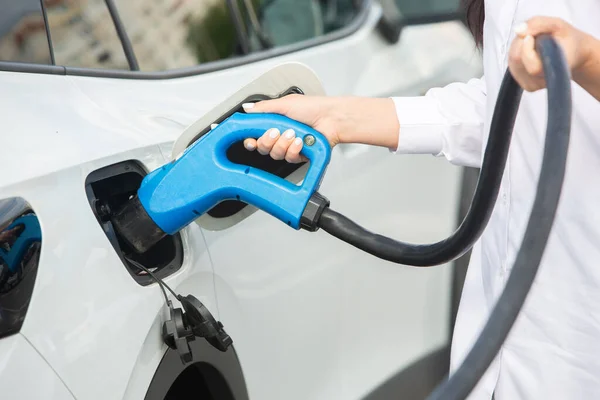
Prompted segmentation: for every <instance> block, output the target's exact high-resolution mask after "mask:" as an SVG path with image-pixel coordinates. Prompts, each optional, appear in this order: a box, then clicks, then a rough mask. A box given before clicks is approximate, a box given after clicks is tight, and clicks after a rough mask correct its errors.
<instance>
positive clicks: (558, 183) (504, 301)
mask: <svg viewBox="0 0 600 400" xmlns="http://www.w3.org/2000/svg"><path fill="white" fill-rule="evenodd" d="M537 49H538V52H539V53H540V54H541V56H542V62H543V65H544V74H545V78H546V85H547V87H548V122H547V123H548V125H547V127H546V141H545V144H544V158H543V160H542V167H541V172H540V177H539V180H538V187H537V192H536V195H535V200H534V202H533V209H532V211H531V214H530V216H529V221H528V222H527V228H526V230H525V235H524V237H523V241H522V242H521V247H520V248H519V252H518V253H517V258H516V260H515V263H514V265H513V269H512V272H511V274H510V277H509V278H508V282H507V283H506V287H505V288H504V291H503V292H502V295H501V296H500V298H499V299H498V301H497V303H496V306H495V307H494V309H493V310H492V313H491V315H490V317H489V319H488V321H487V323H486V325H485V327H484V329H483V331H482V332H481V334H480V336H479V338H478V339H477V342H475V345H474V346H473V348H472V349H471V351H470V352H469V354H468V355H467V357H466V358H465V360H464V361H463V363H462V365H461V366H460V367H459V368H458V370H457V371H456V372H455V373H454V374H453V375H452V376H451V377H450V379H449V380H448V381H446V382H445V383H443V384H441V385H440V386H438V387H437V388H436V390H435V391H434V392H433V393H432V394H431V395H430V396H429V397H428V399H429V400H438V399H444V400H452V399H456V400H459V399H464V398H466V397H467V396H468V395H469V393H471V391H472V390H473V388H474V387H475V385H476V384H477V382H479V380H480V379H481V377H482V376H483V374H484V373H485V371H486V370H487V369H488V367H489V365H490V364H491V363H492V361H493V359H494V357H495V356H496V354H497V353H498V350H499V349H500V347H501V346H502V343H504V340H505V339H506V337H507V336H508V333H509V332H510V330H511V328H512V326H513V324H514V322H515V320H516V318H517V315H518V314H519V312H520V311H521V307H522V306H523V303H524V302H525V299H526V297H527V294H528V293H529V289H530V288H531V285H532V283H533V280H534V278H535V275H536V273H537V270H538V267H539V264H540V262H541V259H542V255H543V254H544V250H545V248H546V243H547V241H548V237H549V236H550V231H551V229H552V224H553V222H554V217H555V214H556V209H557V208H558V204H559V200H560V194H561V191H562V185H563V181H564V176H565V167H566V162H567V153H568V150H569V137H570V131H571V107H572V104H571V83H570V76H569V69H568V66H567V63H566V61H565V59H564V56H563V53H562V52H561V49H560V47H559V46H558V45H557V44H556V42H555V41H554V40H553V39H551V38H549V37H540V38H539V39H538V40H537Z"/></svg>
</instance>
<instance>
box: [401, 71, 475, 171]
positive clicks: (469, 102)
mask: <svg viewBox="0 0 600 400" xmlns="http://www.w3.org/2000/svg"><path fill="white" fill-rule="evenodd" d="M392 100H393V101H394V103H395V105H396V113H397V115H398V121H399V122H400V132H399V139H398V148H397V149H395V150H394V151H393V152H394V153H396V154H432V155H435V156H443V157H445V158H446V159H447V160H448V161H450V162H451V163H452V164H455V165H463V166H469V167H479V166H481V158H482V140H483V136H484V135H483V127H484V122H485V115H486V86H485V80H484V77H482V78H480V79H471V80H470V81H469V82H467V83H451V84H449V85H447V86H445V87H439V88H433V89H430V90H429V91H427V93H426V94H425V95H424V96H418V97H393V98H392Z"/></svg>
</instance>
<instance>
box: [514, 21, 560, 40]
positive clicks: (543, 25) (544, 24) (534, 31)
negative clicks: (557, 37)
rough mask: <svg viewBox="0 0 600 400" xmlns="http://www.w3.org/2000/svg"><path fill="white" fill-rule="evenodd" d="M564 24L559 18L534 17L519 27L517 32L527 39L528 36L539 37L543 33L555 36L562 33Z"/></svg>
mask: <svg viewBox="0 0 600 400" xmlns="http://www.w3.org/2000/svg"><path fill="white" fill-rule="evenodd" d="M562 25H563V22H562V20H561V19H559V18H553V17H533V18H531V19H529V20H528V21H527V22H526V23H523V24H521V25H519V26H518V27H517V28H516V29H515V32H516V33H517V34H518V35H519V36H520V37H521V38H525V37H526V36H528V35H531V36H534V37H535V36H537V35H540V34H542V33H548V34H554V33H557V32H558V31H560V29H561V27H562Z"/></svg>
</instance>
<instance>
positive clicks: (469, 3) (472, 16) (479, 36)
mask: <svg viewBox="0 0 600 400" xmlns="http://www.w3.org/2000/svg"><path fill="white" fill-rule="evenodd" d="M461 2H462V5H463V7H464V10H465V16H466V23H467V27H468V28H469V30H470V31H471V34H472V35H473V38H475V42H476V43H477V46H479V47H481V46H483V21H484V19H485V7H484V0H461Z"/></svg>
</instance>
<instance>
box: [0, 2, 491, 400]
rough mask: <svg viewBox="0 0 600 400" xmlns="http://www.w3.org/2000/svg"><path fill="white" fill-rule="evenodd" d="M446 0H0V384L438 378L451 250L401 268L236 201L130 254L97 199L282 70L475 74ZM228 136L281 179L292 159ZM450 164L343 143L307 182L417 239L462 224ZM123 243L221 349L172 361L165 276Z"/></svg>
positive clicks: (64, 394) (364, 383) (308, 388)
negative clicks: (193, 308)
mask: <svg viewBox="0 0 600 400" xmlns="http://www.w3.org/2000/svg"><path fill="white" fill-rule="evenodd" d="M457 3H458V1H457V0H437V1H434V0H431V1H425V0H396V1H395V2H394V1H381V2H376V1H370V0H363V1H351V0H347V1H346V0H310V1H308V0H307V1H298V0H262V1H260V0H259V1H257V0H252V1H250V0H247V1H246V0H245V1H243V2H242V1H240V2H234V1H222V0H195V1H192V0H188V1H181V0H179V1H178V0H157V1H147V0H146V1H142V0H135V1H134V0H106V1H103V0H71V1H60V0H43V1H40V0H20V1H18V2H16V1H9V0H0V88H1V89H2V90H1V92H2V94H1V95H0V127H1V133H0V135H1V143H2V144H1V145H0V163H1V164H0V165H1V166H2V169H1V170H2V173H1V174H0V397H1V398H2V399H10V400H21V399H49V400H75V399H76V400H96V399H97V400H107V399H146V400H154V399H157V400H158V399H188V398H189V399H192V398H194V399H196V398H202V399H218V400H221V399H223V400H230V399H231V400H243V399H252V400H254V399H259V400H270V399H272V400H281V399H286V400H295V399H298V400H306V399H314V400H330V399H363V398H364V399H370V400H374V399H381V398H391V397H394V398H398V397H402V398H423V397H424V396H425V395H426V394H427V393H429V391H431V390H432V389H433V387H434V386H435V385H436V384H437V383H438V382H439V381H440V379H442V378H443V377H444V376H445V374H446V372H447V362H448V360H447V357H448V345H449V341H450V335H451V332H452V330H451V327H452V321H453V313H454V309H455V307H456V301H457V297H456V295H457V292H458V291H459V290H460V283H461V281H460V279H459V275H460V274H459V273H457V272H456V271H454V270H453V267H452V266H451V265H444V266H439V267H435V268H426V269H418V268H412V267H408V266H399V265H393V264H390V263H387V262H384V261H381V260H379V259H376V258H374V257H371V256H369V255H368V254H365V253H362V252H360V251H359V250H357V249H355V248H352V247H350V246H349V245H347V244H345V243H342V242H338V241H336V239H334V238H332V237H329V236H327V235H326V234H325V233H321V232H317V233H307V232H298V231H295V230H294V229H290V228H289V227H287V226H286V225H285V224H283V223H281V222H280V221H278V220H276V219H275V218H272V217H271V216H269V215H267V214H266V213H264V212H261V211H255V212H249V211H248V210H250V208H249V207H248V206H246V205H245V204H244V203H240V202H237V201H227V202H224V203H221V204H220V205H218V206H216V207H215V208H214V209H212V210H211V211H210V212H209V213H208V215H206V216H205V217H204V218H203V219H200V220H199V221H198V223H197V224H191V225H189V226H188V227H186V228H185V229H184V230H183V231H182V232H181V233H179V234H177V235H174V236H169V237H167V238H165V239H163V240H162V241H161V242H159V244H157V245H156V246H154V247H153V248H152V249H150V250H149V251H148V252H146V253H144V254H135V253H132V252H131V251H130V249H128V248H127V246H126V244H124V243H123V242H122V241H121V240H120V239H119V237H118V236H116V235H115V234H114V230H113V229H112V227H111V223H110V221H108V220H106V218H103V213H104V212H110V209H111V208H115V207H118V206H119V205H121V204H123V203H124V202H125V201H127V199H128V198H129V196H130V195H132V194H134V193H135V192H136V190H137V188H138V187H139V185H140V182H141V180H142V178H143V177H144V176H145V175H146V174H147V173H149V172H150V171H152V170H154V169H156V168H158V167H160V166H161V165H163V164H165V163H167V162H169V161H171V159H172V157H173V149H174V144H175V142H176V141H177V139H178V137H179V135H180V134H181V133H182V132H184V131H185V130H186V128H187V127H189V126H190V125H192V124H193V123H194V121H196V120H198V119H199V118H201V117H202V116H204V115H206V113H208V112H209V111H210V110H212V109H214V108H215V107H216V106H217V105H218V104H220V103H221V102H222V101H224V100H226V99H228V98H230V97H231V96H234V95H235V93H236V92H237V91H238V90H239V89H240V88H242V87H244V86H246V85H248V84H249V83H250V82H252V81H253V80H255V79H256V78H257V77H259V76H262V75H263V74H264V73H265V72H266V71H269V70H271V69H272V68H274V67H276V66H278V65H281V64H285V63H289V62H296V63H299V64H297V65H300V66H306V67H308V68H309V69H310V70H312V71H314V74H315V75H316V76H318V78H319V80H320V82H321V83H322V85H323V88H324V91H325V92H326V93H327V94H328V95H360V96H393V95H419V94H422V93H423V92H424V91H426V90H427V89H428V88H430V87H432V86H439V85H445V84H447V83H449V82H453V81H466V80H467V79H470V78H472V77H476V76H478V75H479V74H480V73H481V65H480V58H479V54H478V53H477V50H476V48H475V45H474V42H473V40H472V39H471V37H470V34H469V32H468V30H467V29H466V28H465V26H464V24H463V23H462V22H461V21H460V20H459V18H460V13H457V10H458V6H457ZM294 79H295V77H294V76H292V77H291V80H292V81H294ZM298 80H299V81H301V78H300V77H298ZM299 85H300V86H301V82H300V83H299ZM258 89H260V88H258ZM258 89H257V91H260V90H258ZM232 151H233V153H232V154H234V156H235V157H237V158H238V160H239V161H240V162H242V163H248V164H251V165H254V166H257V167H260V168H264V169H266V170H269V171H270V172H272V173H276V174H278V175H280V176H282V177H288V176H290V175H291V174H293V173H294V172H295V170H296V169H297V168H298V166H297V165H289V164H287V163H285V162H274V161H272V160H270V159H269V158H268V157H262V156H260V155H257V154H256V152H254V153H250V152H246V151H244V150H243V149H237V150H236V149H233V150H232ZM269 160H270V161H269ZM462 175H463V169H462V168H459V167H455V166H451V165H450V164H448V163H447V162H446V161H444V160H442V159H438V158H435V157H432V156H431V157H427V156H395V155H393V154H389V152H388V151H387V150H385V149H378V148H371V147H367V146H360V145H340V146H337V147H336V148H335V149H334V151H333V155H332V160H331V164H330V166H329V168H328V171H327V174H326V175H325V179H324V181H323V184H322V186H321V189H320V192H321V193H323V194H324V195H326V196H327V197H328V198H329V200H331V203H332V206H333V207H334V208H335V209H336V210H339V211H341V212H343V213H344V214H346V215H348V216H350V217H351V218H353V219H354V220H356V221H357V222H359V223H360V224H361V225H363V226H365V227H367V228H368V229H370V230H373V231H376V232H379V233H382V234H385V235H388V236H391V237H394V238H396V239H400V240H406V241H412V242H422V243H425V242H431V241H435V240H439V239H441V238H443V237H445V236H446V235H448V234H450V233H451V232H452V231H453V230H454V229H455V228H456V226H457V221H458V218H459V212H460V210H461V201H462V199H466V200H467V201H468V200H470V191H469V190H466V191H465V190H464V187H465V185H464V184H463V181H462ZM470 182H472V180H471V181H470ZM467 183H469V182H467ZM107 210H108V211H107ZM128 258H134V259H135V261H137V262H138V263H141V264H142V265H144V266H146V267H147V268H151V269H152V270H154V272H155V274H156V275H158V276H159V277H160V278H162V279H164V280H165V282H166V283H167V284H168V285H169V286H170V287H172V288H173V289H174V290H175V291H176V292H177V293H181V294H184V295H185V294H188V293H190V294H193V295H194V296H196V297H197V298H198V299H199V300H200V301H201V302H202V303H203V304H204V305H205V306H206V307H207V309H208V310H209V311H210V313H212V315H213V316H214V318H215V319H217V320H218V321H221V322H222V323H223V326H224V329H225V330H226V332H227V333H228V334H229V335H230V336H231V338H232V339H233V345H232V346H231V347H229V348H228V350H227V351H225V352H221V351H219V350H217V349H215V348H214V347H213V346H211V345H210V344H209V343H208V342H207V341H206V340H204V339H203V338H197V339H196V340H194V341H192V342H191V346H192V352H193V360H192V361H191V362H190V363H187V364H185V363H183V362H182V360H181V359H180V357H179V355H178V353H177V351H175V350H173V349H171V348H169V347H168V346H167V345H166V344H165V343H164V341H163V337H162V326H163V322H164V321H165V319H166V318H167V317H168V308H167V307H166V306H165V300H164V298H163V296H162V293H161V288H160V286H159V285H158V284H156V283H155V282H154V281H153V280H152V279H151V278H150V277H149V276H148V275H146V274H144V273H143V272H142V271H141V270H139V269H138V268H137V267H136V265H135V264H134V263H132V262H130V261H129V260H128ZM173 303H174V305H175V306H178V303H177V301H176V300H173Z"/></svg>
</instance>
